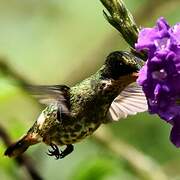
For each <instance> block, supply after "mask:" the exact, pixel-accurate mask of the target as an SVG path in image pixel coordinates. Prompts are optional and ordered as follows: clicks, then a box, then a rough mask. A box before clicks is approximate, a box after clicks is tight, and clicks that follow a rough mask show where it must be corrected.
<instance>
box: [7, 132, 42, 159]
mask: <svg viewBox="0 0 180 180" xmlns="http://www.w3.org/2000/svg"><path fill="white" fill-rule="evenodd" d="M38 142H39V141H37V138H35V137H33V136H32V135H30V134H27V135H25V136H23V137H22V138H21V139H20V140H19V141H17V142H16V143H14V144H12V145H10V146H9V147H8V148H7V149H6V151H5V153H4V155H5V156H9V157H17V156H19V155H21V154H22V153H23V152H25V151H26V150H27V148H28V147H29V146H30V145H33V144H36V143H38Z"/></svg>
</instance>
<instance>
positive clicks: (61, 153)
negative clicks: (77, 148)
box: [47, 144, 73, 159]
mask: <svg viewBox="0 0 180 180" xmlns="http://www.w3.org/2000/svg"><path fill="white" fill-rule="evenodd" d="M51 148H52V150H49V149H48V153H47V155H49V156H55V158H56V159H62V158H64V157H65V156H67V155H68V154H70V153H71V152H72V151H73V145H71V144H69V145H67V147H66V149H65V150H64V151H61V150H59V149H58V147H57V146H56V145H55V144H51Z"/></svg>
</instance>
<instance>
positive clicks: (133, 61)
mask: <svg viewBox="0 0 180 180" xmlns="http://www.w3.org/2000/svg"><path fill="white" fill-rule="evenodd" d="M105 65H106V68H105V71H104V73H103V76H104V77H107V78H113V79H118V78H119V77H120V76H123V75H127V74H131V73H133V72H137V71H138V70H139V67H138V64H137V58H136V57H135V56H133V55H132V54H130V53H128V52H123V51H115V52H112V53H111V54H109V56H108V57H107V59H106V62H105Z"/></svg>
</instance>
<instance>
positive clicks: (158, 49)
mask: <svg viewBox="0 0 180 180" xmlns="http://www.w3.org/2000/svg"><path fill="white" fill-rule="evenodd" d="M135 47H136V49H137V50H138V51H141V50H145V51H147V53H148V60H147V62H146V64H145V65H144V66H143V67H142V69H141V70H140V72H139V78H138V79H137V82H138V84H139V85H141V86H142V88H143V91H144V93H145V95H146V98H147V102H148V108H149V112H150V113H152V114H158V115H159V116H160V117H161V118H162V119H163V120H165V121H166V122H168V123H170V124H171V125H172V126H173V127H172V131H171V137H170V139H171V141H172V142H173V143H174V144H175V145H176V146H177V147H180V23H177V24H176V25H174V26H173V27H170V26H169V25H168V23H167V21H166V20H165V19H164V18H163V17H161V18H159V19H158V20H157V24H156V26H155V27H153V28H144V29H142V30H141V31H140V33H139V37H138V41H137V43H136V44H135Z"/></svg>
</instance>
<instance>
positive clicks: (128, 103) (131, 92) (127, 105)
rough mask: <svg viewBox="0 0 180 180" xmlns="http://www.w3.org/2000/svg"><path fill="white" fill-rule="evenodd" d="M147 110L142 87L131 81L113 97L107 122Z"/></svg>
mask: <svg viewBox="0 0 180 180" xmlns="http://www.w3.org/2000/svg"><path fill="white" fill-rule="evenodd" d="M147 110H148V106H147V100H146V97H145V95H144V93H143V91H142V88H141V87H140V86H139V85H138V84H137V83H132V84H130V85H128V86H127V87H126V88H125V89H124V90H123V91H122V92H121V93H120V94H119V96H117V97H116V98H115V99H114V101H113V102H112V104H111V106H110V108H109V111H108V114H107V116H108V119H109V122H112V121H118V120H119V119H121V118H126V117H127V116H128V115H135V114H137V113H138V112H145V111H147Z"/></svg>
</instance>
